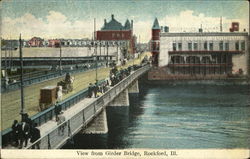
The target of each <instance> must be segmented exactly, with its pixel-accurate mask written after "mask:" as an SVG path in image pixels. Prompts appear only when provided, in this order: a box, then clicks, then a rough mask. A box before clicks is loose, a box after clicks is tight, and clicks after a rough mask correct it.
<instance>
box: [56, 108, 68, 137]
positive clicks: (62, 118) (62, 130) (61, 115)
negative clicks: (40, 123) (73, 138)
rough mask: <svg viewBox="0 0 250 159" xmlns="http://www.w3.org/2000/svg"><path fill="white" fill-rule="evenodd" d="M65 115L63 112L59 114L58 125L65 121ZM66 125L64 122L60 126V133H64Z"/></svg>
mask: <svg viewBox="0 0 250 159" xmlns="http://www.w3.org/2000/svg"><path fill="white" fill-rule="evenodd" d="M65 120H66V119H65V116H64V115H63V113H62V112H61V113H60V114H59V115H58V121H57V125H60V124H61V123H63V122H64V121H65ZM65 126H66V124H63V125H61V126H60V127H59V129H58V135H64V127H65Z"/></svg>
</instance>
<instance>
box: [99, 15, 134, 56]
mask: <svg viewBox="0 0 250 159" xmlns="http://www.w3.org/2000/svg"><path fill="white" fill-rule="evenodd" d="M95 40H101V41H126V42H127V47H126V48H125V49H127V50H126V51H127V52H129V53H134V51H135V41H136V38H135V36H133V20H131V22H130V21H129V20H128V19H127V20H126V22H125V24H124V26H123V25H122V24H121V23H120V22H118V21H117V20H116V19H115V18H114V15H113V14H112V15H111V20H110V21H109V22H107V21H106V19H104V25H103V27H102V28H101V30H98V31H96V36H95Z"/></svg>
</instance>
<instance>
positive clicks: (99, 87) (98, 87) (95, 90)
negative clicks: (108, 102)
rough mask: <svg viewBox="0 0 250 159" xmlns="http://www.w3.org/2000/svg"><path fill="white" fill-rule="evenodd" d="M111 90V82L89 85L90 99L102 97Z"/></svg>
mask: <svg viewBox="0 0 250 159" xmlns="http://www.w3.org/2000/svg"><path fill="white" fill-rule="evenodd" d="M108 89H109V81H108V80H105V81H104V82H102V83H100V84H98V81H97V82H96V83H95V84H92V83H89V87H88V97H89V98H92V97H93V96H94V97H95V98H97V97H100V96H101V95H102V94H103V93H105V92H106V91H108Z"/></svg>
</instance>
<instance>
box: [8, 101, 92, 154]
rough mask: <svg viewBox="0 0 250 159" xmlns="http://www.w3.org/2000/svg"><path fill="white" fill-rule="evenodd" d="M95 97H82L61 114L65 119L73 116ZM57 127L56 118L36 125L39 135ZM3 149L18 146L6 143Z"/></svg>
mask: <svg viewBox="0 0 250 159" xmlns="http://www.w3.org/2000/svg"><path fill="white" fill-rule="evenodd" d="M95 99H96V98H84V99H83V100H82V101H80V102H79V103H77V104H75V105H74V106H72V107H70V108H69V109H67V110H66V111H64V112H63V114H62V115H63V116H64V117H65V119H66V120H67V119H70V118H72V116H74V115H75V114H76V113H77V112H79V111H81V110H82V109H84V108H86V107H87V106H88V105H89V104H90V103H91V102H93V101H94V100H95ZM56 127H57V122H56V119H55V118H53V119H52V120H49V121H48V122H46V123H45V124H43V125H41V126H39V127H37V128H38V129H39V130H40V133H41V136H44V135H45V134H47V133H49V132H50V131H51V130H54V129H55V128H56ZM30 145H31V143H30V142H28V146H27V147H29V146H30ZM5 149H18V147H14V146H12V145H8V146H7V147H5Z"/></svg>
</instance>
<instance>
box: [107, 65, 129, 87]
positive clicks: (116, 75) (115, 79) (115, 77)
mask: <svg viewBox="0 0 250 159" xmlns="http://www.w3.org/2000/svg"><path fill="white" fill-rule="evenodd" d="M131 71H132V67H128V68H125V69H121V70H120V71H118V70H116V68H113V69H112V70H111V71H110V80H111V86H114V85H116V84H117V83H119V82H120V81H121V80H123V79H124V78H126V77H127V76H129V75H130V73H131Z"/></svg>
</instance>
